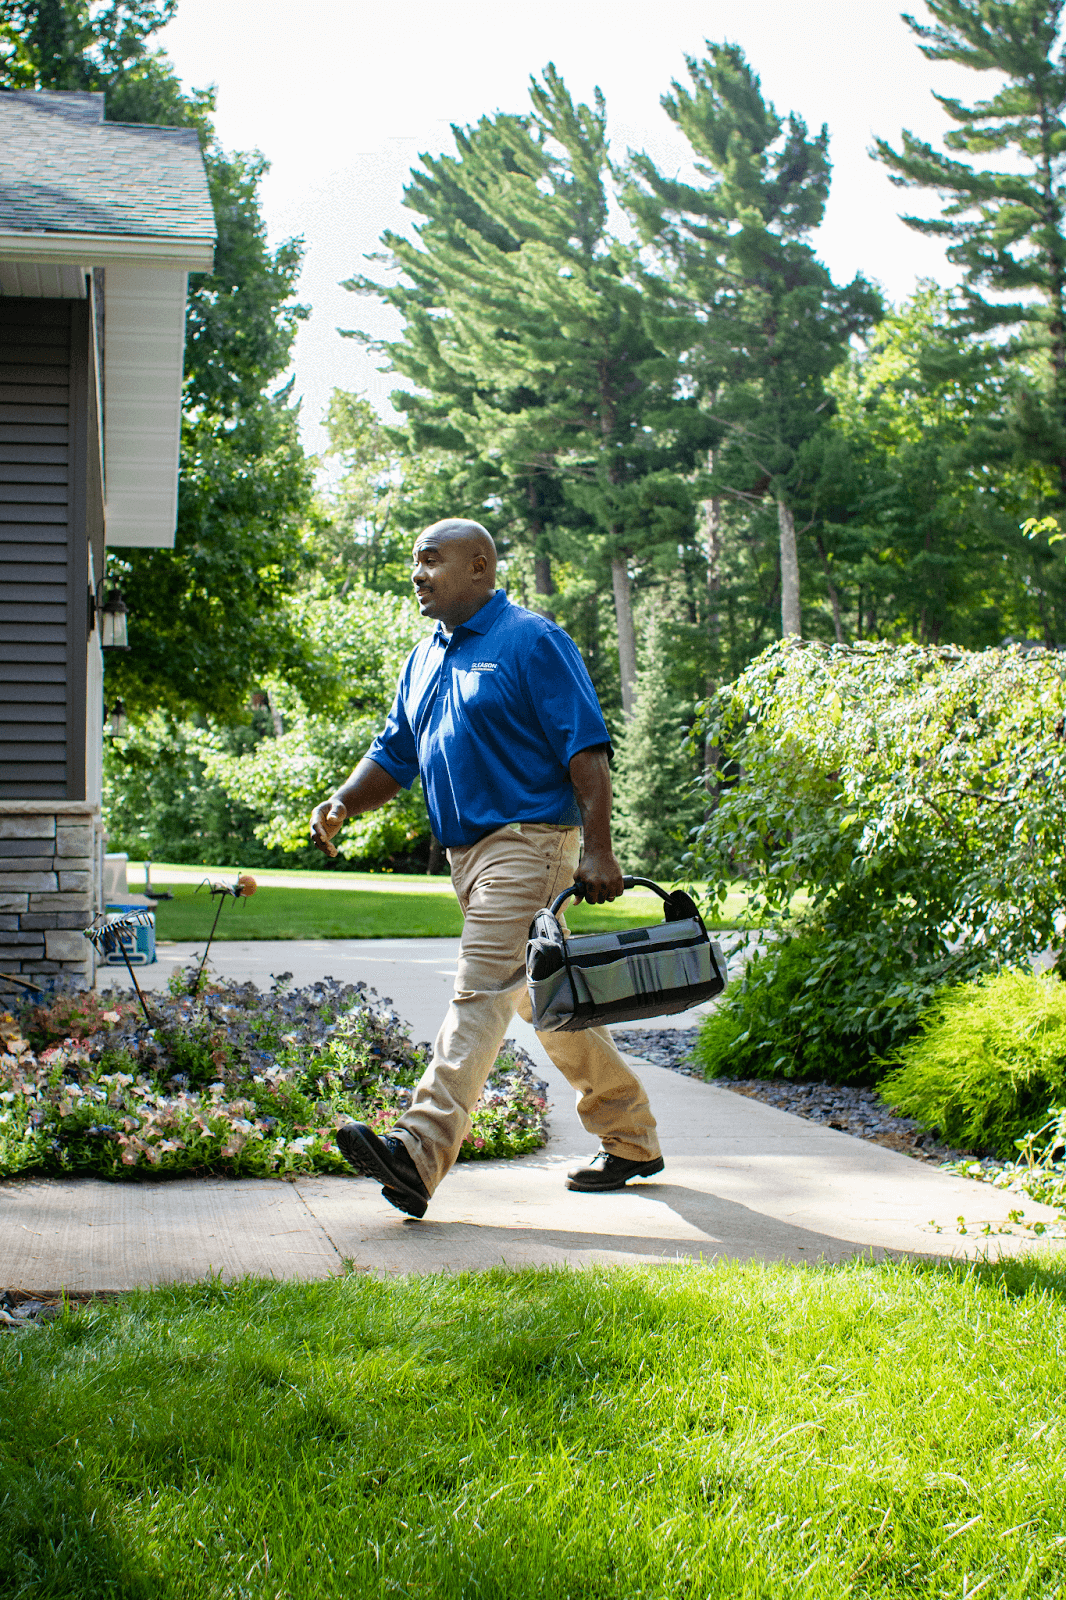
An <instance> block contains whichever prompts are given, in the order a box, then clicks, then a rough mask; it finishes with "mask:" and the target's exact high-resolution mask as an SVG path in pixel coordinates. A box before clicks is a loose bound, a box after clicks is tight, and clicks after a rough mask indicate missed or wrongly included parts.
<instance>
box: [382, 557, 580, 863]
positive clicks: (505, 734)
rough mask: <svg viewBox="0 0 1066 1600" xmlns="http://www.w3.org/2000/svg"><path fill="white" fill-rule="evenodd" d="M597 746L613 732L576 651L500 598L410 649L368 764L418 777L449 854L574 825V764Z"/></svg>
mask: <svg viewBox="0 0 1066 1600" xmlns="http://www.w3.org/2000/svg"><path fill="white" fill-rule="evenodd" d="M593 745H608V746H609V745H610V734H609V733H608V732H607V725H606V723H605V722H604V720H603V713H602V712H601V711H600V706H599V701H598V700H597V699H596V691H595V689H594V688H593V687H592V680H591V679H590V677H589V675H588V673H587V671H586V670H585V663H584V662H583V661H582V659H581V657H580V655H579V654H578V649H577V646H576V645H575V643H574V641H573V640H572V639H571V638H570V635H569V634H567V633H564V632H563V630H562V628H559V627H556V625H555V623H554V622H549V621H548V620H547V618H546V617H538V616H537V615H536V614H535V613H534V612H532V611H526V610H525V609H524V607H522V606H516V605H512V603H511V601H510V600H508V598H507V596H506V594H505V593H504V592H503V590H502V589H497V590H496V592H495V594H494V595H493V597H492V599H491V600H489V601H487V602H486V603H485V605H483V606H482V607H481V610H480V611H476V612H475V613H474V615H473V616H472V617H471V618H470V620H469V622H463V623H461V624H460V625H459V627H457V628H456V629H455V631H454V632H453V633H452V635H451V637H450V638H449V636H448V635H447V634H446V633H445V632H444V629H443V628H442V627H441V625H440V623H439V622H438V624H437V627H436V630H435V632H433V633H432V634H430V635H429V637H428V638H427V639H423V640H422V641H421V643H419V644H417V645H416V646H415V648H414V649H413V650H412V651H411V654H410V655H409V656H408V658H407V664H406V666H405V667H404V669H403V671H402V672H401V674H400V682H399V687H398V688H397V691H396V700H395V703H394V704H393V707H392V710H391V711H390V712H389V720H388V722H387V723H386V724H385V728H384V731H383V732H382V733H381V734H379V735H378V737H377V738H376V739H375V740H374V743H373V744H372V745H371V746H370V749H369V750H368V751H367V756H368V757H369V759H370V760H371V761H375V762H376V763H377V765H378V766H379V767H383V768H384V769H385V771H386V772H388V773H389V774H391V776H392V777H394V778H395V779H396V781H397V783H399V784H402V786H403V787H404V788H405V789H409V788H410V787H411V784H412V783H413V782H414V780H415V778H416V777H421V779H422V789H423V791H424V793H425V797H426V807H427V809H428V811H429V820H430V823H431V825H432V827H433V832H434V833H435V834H436V836H437V838H438V839H439V840H440V842H441V844H443V845H447V846H454V845H468V844H473V843H474V842H475V841H476V840H478V839H480V838H482V837H483V836H484V835H485V834H486V833H491V832H492V831H493V829H494V828H503V827H506V825H507V823H509V822H556V823H563V824H567V825H575V826H576V825H577V824H578V823H579V822H580V821H581V815H580V812H579V811H578V807H577V801H576V800H575V799H574V791H573V787H572V785H571V783H570V777H569V771H568V768H569V764H570V758H571V756H573V755H576V754H577V752H578V751H579V750H587V749H589V748H590V746H593Z"/></svg>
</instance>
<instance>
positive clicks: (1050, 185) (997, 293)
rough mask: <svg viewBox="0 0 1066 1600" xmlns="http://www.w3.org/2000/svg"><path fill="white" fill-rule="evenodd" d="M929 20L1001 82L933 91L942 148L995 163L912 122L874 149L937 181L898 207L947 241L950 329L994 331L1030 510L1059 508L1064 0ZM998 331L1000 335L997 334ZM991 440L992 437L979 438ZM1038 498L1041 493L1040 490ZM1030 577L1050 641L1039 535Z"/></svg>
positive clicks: (972, 9) (965, 0)
mask: <svg viewBox="0 0 1066 1600" xmlns="http://www.w3.org/2000/svg"><path fill="white" fill-rule="evenodd" d="M927 3H928V9H929V12H930V13H931V15H932V18H933V23H932V25H931V26H926V25H923V24H921V23H919V22H917V21H915V19H914V18H913V17H908V18H907V19H906V20H907V22H908V24H909V26H910V27H911V29H912V30H913V32H914V33H915V34H916V35H917V37H918V39H919V41H920V44H919V48H920V49H921V51H922V54H923V55H924V56H926V58H927V59H928V60H930V61H953V62H956V63H957V64H958V65H960V66H964V67H969V68H971V69H972V70H973V71H975V72H994V73H997V74H1000V75H1002V79H1003V81H1002V82H1001V83H1000V84H999V85H998V87H997V88H996V89H995V92H994V93H993V94H992V95H991V96H990V97H989V98H988V99H984V100H977V101H975V102H974V103H973V104H972V105H965V104H963V102H962V101H961V100H956V99H953V98H951V97H950V96H947V95H939V94H938V95H936V96H935V98H936V99H937V100H938V101H939V103H940V104H941V106H943V108H944V110H945V111H946V112H947V114H948V116H949V117H950V118H951V120H952V122H953V123H954V124H955V127H954V128H952V129H951V131H950V132H949V133H948V134H947V135H946V136H945V140H944V143H945V144H946V146H947V148H948V150H949V151H952V152H960V153H962V154H965V155H969V156H971V157H973V156H977V157H979V156H982V155H992V156H993V157H998V160H997V162H996V165H995V166H989V165H987V164H983V163H980V162H976V161H966V160H959V159H955V158H954V156H947V155H944V154H942V153H941V152H940V151H938V150H935V149H933V147H932V146H931V145H929V144H927V143H925V142H924V141H923V140H920V139H916V138H915V137H914V135H913V134H911V133H909V132H907V131H906V130H905V131H904V133H903V138H902V148H901V149H900V150H898V151H897V150H894V149H893V148H892V146H891V145H889V144H888V143H887V142H886V141H885V140H878V141H877V144H876V152H877V154H878V156H879V157H880V158H881V160H882V161H884V162H885V163H886V165H887V166H888V167H889V169H890V171H891V173H892V177H893V181H894V182H895V183H896V184H898V185H899V186H900V187H902V188H912V189H927V190H929V189H931V190H934V191H935V192H936V193H937V194H938V195H939V196H940V198H941V203H942V214H941V216H940V217H932V218H926V217H916V216H906V217H904V219H903V220H904V221H905V222H906V223H907V224H908V226H909V227H912V228H914V229H916V230H917V231H918V232H920V233H925V234H928V235H931V236H932V237H934V238H940V239H944V240H946V241H947V242H948V243H947V256H948V259H949V260H950V261H952V262H953V263H954V264H955V265H956V266H958V267H961V268H962V270H963V304H962V307H961V309H960V311H959V313H958V314H957V315H956V318H955V324H956V338H961V339H963V340H965V338H966V336H967V335H969V336H970V338H971V339H973V338H974V337H975V336H977V337H979V336H981V335H987V334H989V333H993V334H998V335H999V336H1000V342H999V357H1000V361H1001V362H1002V363H1010V365H1011V368H1012V371H1013V378H1014V384H1013V388H1014V403H1013V410H1012V413H1011V415H1010V419H1009V429H1008V438H1007V441H1006V444H1007V447H1008V448H1006V449H1004V447H1003V441H1002V440H1001V441H998V443H999V451H998V453H999V454H1000V456H1001V457H1009V456H1010V455H1011V454H1013V456H1014V458H1015V461H1016V462H1018V463H1019V464H1028V466H1029V468H1030V472H1031V482H1030V493H1033V491H1035V494H1034V496H1033V497H1034V499H1036V500H1037V505H1036V506H1032V505H1031V506H1030V509H1034V510H1037V511H1038V512H1039V511H1044V512H1058V513H1059V522H1060V525H1061V523H1062V521H1063V515H1062V514H1063V513H1064V512H1066V46H1063V45H1061V44H1060V41H1059V30H1060V26H1061V23H1062V16H1063V9H1064V0H927ZM1004 335H1005V336H1006V337H1004ZM980 443H981V444H983V445H985V446H987V445H988V444H990V443H991V445H992V447H993V449H995V447H996V443H997V441H994V440H989V439H988V437H987V435H986V436H985V437H984V438H983V439H982V440H981V441H980ZM1041 496H1042V502H1041V499H1040V497H1041ZM1027 565H1028V567H1029V571H1028V573H1027V574H1026V577H1025V582H1026V588H1027V589H1028V591H1029V595H1030V597H1032V598H1035V600H1036V602H1037V606H1038V610H1039V615H1040V623H1041V627H1042V631H1043V633H1044V636H1045V638H1046V640H1047V641H1048V642H1049V643H1052V642H1054V640H1055V639H1056V638H1058V639H1060V640H1061V639H1062V637H1063V636H1064V630H1066V592H1064V587H1063V574H1062V571H1061V564H1060V563H1059V562H1058V561H1057V560H1056V559H1055V553H1054V551H1053V550H1051V549H1050V548H1049V546H1048V545H1047V543H1046V541H1044V540H1040V541H1039V542H1038V543H1037V545H1035V546H1031V547H1030V549H1029V551H1028V552H1027Z"/></svg>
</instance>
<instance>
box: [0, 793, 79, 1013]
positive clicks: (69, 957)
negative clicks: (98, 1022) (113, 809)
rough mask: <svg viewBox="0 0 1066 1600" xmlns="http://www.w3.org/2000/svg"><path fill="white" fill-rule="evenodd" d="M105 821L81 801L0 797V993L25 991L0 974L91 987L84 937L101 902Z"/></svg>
mask: <svg viewBox="0 0 1066 1600" xmlns="http://www.w3.org/2000/svg"><path fill="white" fill-rule="evenodd" d="M103 849H104V837H103V825H102V823H101V820H100V808H99V806H94V805H92V804H90V803H89V802H87V801H85V800H0V995H14V994H20V995H25V994H26V993H27V990H26V989H25V988H24V987H23V986H22V985H19V984H10V983H5V982H4V981H3V975H4V974H6V973H10V974H13V975H15V976H22V977H28V978H39V979H40V981H41V986H42V987H43V988H45V989H50V988H53V987H54V986H55V985H56V983H57V981H65V982H66V983H67V984H72V985H73V987H75V988H78V989H90V988H92V985H93V981H94V979H95V975H96V973H95V959H94V952H93V947H92V945H91V944H90V943H89V941H88V939H86V938H84V937H83V934H82V931H81V930H82V929H83V928H87V927H88V925H89V923H90V922H91V921H92V919H93V917H94V916H95V915H96V913H97V911H99V910H101V909H102V906H103V899H102V894H103Z"/></svg>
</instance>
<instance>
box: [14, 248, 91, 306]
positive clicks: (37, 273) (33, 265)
mask: <svg viewBox="0 0 1066 1600" xmlns="http://www.w3.org/2000/svg"><path fill="white" fill-rule="evenodd" d="M0 294H6V295H21V296H23V297H24V298H30V299H34V300H84V299H85V268H84V267H75V266H71V265H70V264H69V263H67V262H52V261H5V260H4V259H3V258H2V257H0Z"/></svg>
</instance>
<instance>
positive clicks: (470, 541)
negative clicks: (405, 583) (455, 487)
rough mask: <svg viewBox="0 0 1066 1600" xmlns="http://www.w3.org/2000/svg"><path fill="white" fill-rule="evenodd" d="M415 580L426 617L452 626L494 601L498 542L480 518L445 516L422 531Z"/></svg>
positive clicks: (415, 559)
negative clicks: (476, 520)
mask: <svg viewBox="0 0 1066 1600" xmlns="http://www.w3.org/2000/svg"><path fill="white" fill-rule="evenodd" d="M412 560H413V567H412V572H411V582H412V583H413V584H414V587H415V594H416V595H417V597H418V604H419V609H420V610H421V612H422V615H423V616H424V617H435V618H436V619H437V620H438V621H440V622H442V623H443V624H444V626H445V627H446V628H448V629H449V630H450V629H452V628H455V627H458V626H459V624H460V623H462V622H466V621H467V620H468V619H469V618H470V617H472V616H473V615H474V612H475V611H479V610H480V609H481V607H482V606H483V605H484V604H485V602H486V601H487V600H491V598H492V596H493V593H494V592H495V585H496V546H495V545H494V544H493V542H492V535H491V534H490V533H489V531H488V529H487V528H483V527H482V526H481V523H480V522H471V521H468V520H467V519H465V518H462V517H446V518H444V520H443V521H441V522H435V523H434V524H433V526H432V527H430V528H427V529H426V530H425V532H424V533H420V534H419V536H418V538H417V539H416V540H415V547H414V551H413V555H412Z"/></svg>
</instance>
